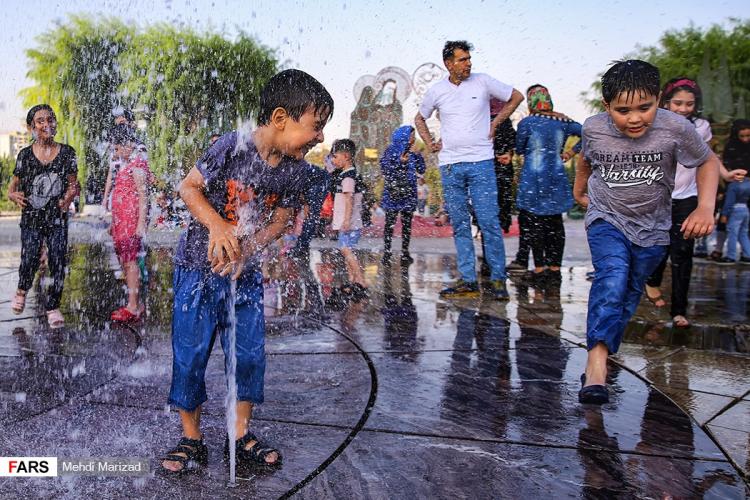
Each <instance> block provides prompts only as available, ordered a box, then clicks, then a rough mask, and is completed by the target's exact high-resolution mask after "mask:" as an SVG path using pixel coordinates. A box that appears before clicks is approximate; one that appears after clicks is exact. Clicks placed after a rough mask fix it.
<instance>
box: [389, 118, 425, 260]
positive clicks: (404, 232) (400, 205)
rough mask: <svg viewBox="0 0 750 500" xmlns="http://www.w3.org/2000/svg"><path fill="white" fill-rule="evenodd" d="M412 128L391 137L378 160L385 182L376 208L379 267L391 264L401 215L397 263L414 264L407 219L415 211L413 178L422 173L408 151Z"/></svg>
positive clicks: (420, 161)
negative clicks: (380, 231)
mask: <svg viewBox="0 0 750 500" xmlns="http://www.w3.org/2000/svg"><path fill="white" fill-rule="evenodd" d="M414 140H415V134H414V127H412V126H411V125H404V126H402V127H399V128H397V129H396V130H395V131H394V132H393V135H392V136H391V144H390V146H388V147H387V148H386V149H385V152H383V156H382V157H381V158H380V171H381V172H382V173H383V179H384V181H385V183H384V187H383V198H382V199H381V201H380V206H381V207H383V210H385V228H384V235H383V244H384V250H383V263H385V264H389V263H390V261H391V241H392V239H393V228H394V226H395V225H396V219H397V218H398V216H399V214H400V215H401V263H402V264H403V265H409V264H411V263H412V262H414V259H412V257H411V255H410V254H409V242H410V240H411V219H412V215H413V214H414V211H415V210H416V209H417V200H418V193H417V189H418V188H417V176H419V175H423V174H424V170H425V164H424V158H423V157H422V155H421V154H419V153H415V152H413V151H412V148H413V147H414Z"/></svg>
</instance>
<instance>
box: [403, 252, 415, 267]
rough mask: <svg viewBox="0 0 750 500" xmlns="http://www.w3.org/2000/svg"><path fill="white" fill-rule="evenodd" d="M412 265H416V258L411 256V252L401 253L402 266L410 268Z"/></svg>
mask: <svg viewBox="0 0 750 500" xmlns="http://www.w3.org/2000/svg"><path fill="white" fill-rule="evenodd" d="M411 264H414V258H413V257H412V256H411V254H409V252H401V265H402V266H409V265H411Z"/></svg>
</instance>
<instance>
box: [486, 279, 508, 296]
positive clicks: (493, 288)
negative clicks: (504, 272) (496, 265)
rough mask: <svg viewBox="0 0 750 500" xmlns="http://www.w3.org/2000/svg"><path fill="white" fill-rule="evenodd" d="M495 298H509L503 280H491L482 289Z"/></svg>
mask: <svg viewBox="0 0 750 500" xmlns="http://www.w3.org/2000/svg"><path fill="white" fill-rule="evenodd" d="M484 291H485V293H488V294H489V295H490V296H492V298H493V299H495V300H510V295H508V289H507V288H506V287H505V280H492V281H490V283H489V286H488V287H487V288H485V289H484Z"/></svg>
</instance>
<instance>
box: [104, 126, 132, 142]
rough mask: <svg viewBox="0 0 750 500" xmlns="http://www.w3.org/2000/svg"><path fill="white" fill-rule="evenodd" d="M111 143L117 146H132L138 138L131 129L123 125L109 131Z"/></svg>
mask: <svg viewBox="0 0 750 500" xmlns="http://www.w3.org/2000/svg"><path fill="white" fill-rule="evenodd" d="M109 142H110V144H113V145H116V146H121V145H123V144H132V143H134V142H136V137H135V134H134V133H133V131H132V130H131V129H130V127H128V126H127V125H125V124H124V123H122V124H120V125H115V126H114V127H112V128H111V129H109Z"/></svg>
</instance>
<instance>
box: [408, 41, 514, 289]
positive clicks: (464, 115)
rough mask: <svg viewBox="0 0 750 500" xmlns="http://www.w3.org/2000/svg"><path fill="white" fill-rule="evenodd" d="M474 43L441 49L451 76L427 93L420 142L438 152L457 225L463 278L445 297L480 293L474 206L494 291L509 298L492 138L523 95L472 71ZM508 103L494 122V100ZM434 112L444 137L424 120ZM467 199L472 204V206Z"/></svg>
mask: <svg viewBox="0 0 750 500" xmlns="http://www.w3.org/2000/svg"><path fill="white" fill-rule="evenodd" d="M472 48H473V47H472V46H471V44H469V43H468V42H466V41H449V42H446V43H445V47H444V48H443V63H444V64H445V67H446V68H447V69H448V73H449V76H448V78H446V79H445V80H442V81H440V82H438V83H436V84H435V85H433V86H432V87H430V89H429V90H428V91H427V94H425V96H424V99H423V101H422V104H421V106H420V107H419V112H418V113H417V116H415V117H414V124H415V126H416V128H417V131H419V135H420V136H421V137H422V140H423V141H424V142H425V144H427V146H428V147H430V148H431V150H432V151H433V152H439V155H438V159H439V162H440V173H441V176H442V181H443V195H444V197H445V203H446V206H447V208H448V214H449V215H450V220H451V225H452V226H453V239H454V241H455V244H456V252H457V260H458V270H459V273H460V274H461V279H460V280H459V281H458V282H457V283H456V284H455V286H451V287H448V288H445V289H444V290H442V291H441V292H440V296H441V297H445V298H458V297H476V296H478V295H479V286H478V284H477V272H476V268H475V262H476V259H475V256H474V241H473V239H472V237H471V216H470V209H472V210H473V211H474V214H475V215H476V218H477V221H478V222H479V227H480V228H481V230H482V236H483V238H484V242H485V248H486V249H487V255H486V256H485V257H486V259H487V262H488V263H489V265H490V280H491V282H490V290H489V292H490V293H491V295H492V296H494V297H495V298H496V299H498V300H507V299H508V292H507V290H506V288H505V278H506V276H505V246H504V245H503V236H502V231H501V229H500V220H499V218H498V213H499V209H498V205H497V181H496V179H495V166H494V163H493V157H494V153H493V150H492V138H493V137H494V136H495V129H496V128H497V126H498V125H499V124H500V123H502V122H503V121H504V120H505V119H506V118H508V117H509V116H510V115H511V113H513V111H515V109H516V108H517V107H518V105H519V104H521V102H523V94H521V93H520V92H519V91H518V90H516V89H514V88H513V87H511V86H510V85H507V84H505V83H502V82H500V81H498V80H495V79H494V78H492V77H491V76H489V75H485V74H482V73H472V72H471V54H470V51H471V50H472ZM493 97H495V98H497V99H499V100H501V101H504V102H506V103H507V104H506V105H505V106H504V107H503V109H502V111H500V112H499V113H498V114H497V116H496V117H495V119H494V120H492V121H490V99H491V98H493ZM434 111H437V112H438V116H439V119H440V133H441V139H440V140H439V141H437V142H435V141H434V140H433V138H432V136H431V135H430V131H429V130H428V128H427V124H426V123H425V120H426V119H428V118H429V117H430V116H431V115H432V113H433V112H434ZM469 203H471V208H470V205H469Z"/></svg>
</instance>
